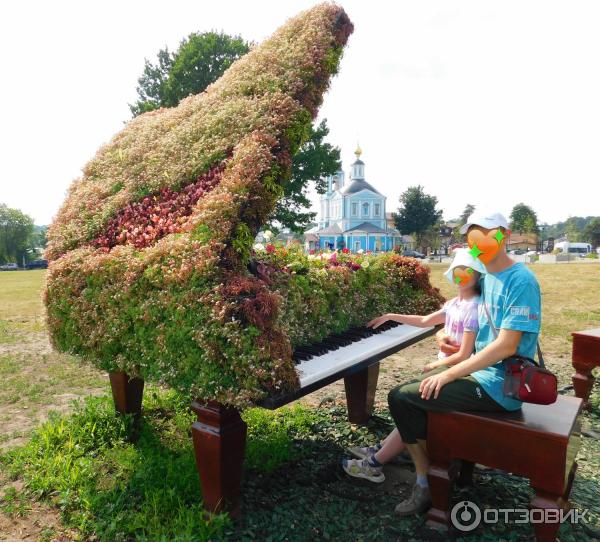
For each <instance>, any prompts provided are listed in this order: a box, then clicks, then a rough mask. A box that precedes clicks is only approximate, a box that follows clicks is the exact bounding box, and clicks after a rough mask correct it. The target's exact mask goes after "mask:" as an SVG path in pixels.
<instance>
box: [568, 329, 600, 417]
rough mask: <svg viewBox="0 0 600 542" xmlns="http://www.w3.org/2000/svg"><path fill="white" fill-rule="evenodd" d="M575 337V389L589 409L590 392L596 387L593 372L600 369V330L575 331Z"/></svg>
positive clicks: (585, 406) (573, 334)
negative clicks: (596, 368) (597, 368)
mask: <svg viewBox="0 0 600 542" xmlns="http://www.w3.org/2000/svg"><path fill="white" fill-rule="evenodd" d="M571 335H572V336H573V358H572V360H573V367H574V368H575V374H574V375H573V387H574V388H575V395H576V396H577V397H581V398H582V399H583V402H584V403H583V406H584V408H587V409H589V408H590V404H589V403H588V400H589V398H590V392H591V391H592V387H593V386H594V377H593V375H592V371H593V370H594V368H595V367H600V329H588V330H587V331H574V332H573V333H571Z"/></svg>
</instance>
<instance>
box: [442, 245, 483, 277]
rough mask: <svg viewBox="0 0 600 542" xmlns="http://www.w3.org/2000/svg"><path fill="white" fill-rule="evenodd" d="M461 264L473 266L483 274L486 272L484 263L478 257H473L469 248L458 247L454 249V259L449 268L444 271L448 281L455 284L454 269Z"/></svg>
mask: <svg viewBox="0 0 600 542" xmlns="http://www.w3.org/2000/svg"><path fill="white" fill-rule="evenodd" d="M459 266H463V267H471V268H472V269H474V270H475V271H479V272H480V273H482V274H483V273H485V267H484V265H483V264H482V263H481V262H480V261H479V260H478V259H477V258H473V255H472V254H471V251H470V250H469V249H468V248H458V249H456V250H455V251H454V259H453V260H452V263H451V264H450V267H449V268H448V270H447V271H446V272H445V273H444V276H445V277H446V278H447V279H448V281H449V282H451V283H453V284H454V282H453V280H452V270H453V269H454V268H455V267H459Z"/></svg>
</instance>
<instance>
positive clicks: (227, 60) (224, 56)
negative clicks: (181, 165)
mask: <svg viewBox="0 0 600 542" xmlns="http://www.w3.org/2000/svg"><path fill="white" fill-rule="evenodd" d="M249 49H250V44H248V43H246V42H245V41H244V40H243V39H242V38H241V37H240V36H234V37H232V36H228V35H227V34H223V33H221V34H217V33H215V32H205V33H202V34H196V33H194V34H190V35H189V36H188V37H187V38H186V39H184V40H183V41H182V42H181V44H180V45H179V48H178V49H177V51H176V52H175V53H171V52H169V50H168V49H167V48H165V49H161V50H160V51H159V52H158V57H157V58H158V60H157V63H156V64H153V63H151V62H149V61H148V60H146V61H145V66H144V72H143V74H142V75H141V77H140V78H139V79H138V87H137V92H138V96H139V99H138V101H137V102H136V103H135V104H130V105H129V108H130V109H131V112H132V114H133V116H134V117H135V116H137V115H139V114H141V113H145V112H147V111H152V110H154V109H158V108H159V107H174V106H176V105H177V104H178V103H179V101H180V100H181V99H182V98H185V97H186V96H189V95H190V94H198V93H200V92H202V91H204V90H205V89H206V87H207V86H208V85H210V84H211V83H213V82H214V81H216V80H217V79H218V78H219V77H221V75H223V73H224V72H225V70H226V69H227V68H228V67H229V66H230V65H231V64H232V63H233V62H234V61H235V60H237V59H238V58H240V57H241V56H243V55H244V54H245V53H246V52H248V51H249ZM328 134H329V129H328V128H327V120H326V119H323V120H322V121H321V123H320V124H319V125H318V126H313V127H312V128H311V131H310V133H308V134H306V135H307V141H306V142H305V143H304V144H303V145H302V146H301V147H300V149H298V152H297V153H296V154H295V155H294V156H293V158H292V173H291V178H290V179H289V180H287V181H285V182H284V184H283V198H282V199H281V200H280V201H279V202H278V203H277V207H276V209H275V211H274V213H273V215H272V216H271V218H270V219H269V224H268V227H269V228H270V229H272V230H276V231H277V230H279V229H280V228H286V227H287V228H289V229H290V230H292V231H294V232H296V233H301V232H303V231H304V230H305V229H306V228H307V226H308V224H309V223H310V222H311V221H312V220H314V218H315V216H316V213H313V212H308V211H307V209H308V208H309V207H310V200H309V199H308V197H307V192H308V185H309V183H310V182H314V183H315V187H316V189H317V192H318V193H321V194H322V193H324V192H325V179H326V177H327V176H328V175H333V174H334V173H335V172H336V171H338V170H339V169H340V167H341V162H340V149H339V148H337V147H333V146H331V145H330V144H329V143H325V142H324V138H325V137H326V136H327V135H328Z"/></svg>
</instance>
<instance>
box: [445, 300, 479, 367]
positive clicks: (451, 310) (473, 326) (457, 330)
mask: <svg viewBox="0 0 600 542" xmlns="http://www.w3.org/2000/svg"><path fill="white" fill-rule="evenodd" d="M479 302H480V298H479V296H477V297H472V298H471V299H459V298H458V297H454V298H452V299H450V300H449V301H446V303H444V306H443V307H442V310H443V311H444V312H445V313H446V324H445V327H444V331H445V332H446V335H449V336H450V337H451V338H452V340H453V341H454V342H455V343H457V344H461V343H462V338H463V333H464V332H465V331H473V332H475V333H477V331H478V330H479V322H478V319H477V310H478V308H479ZM445 357H447V355H446V354H444V353H443V352H442V351H440V352H439V353H438V358H439V359H443V358H445Z"/></svg>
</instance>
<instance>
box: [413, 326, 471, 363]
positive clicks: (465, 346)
mask: <svg viewBox="0 0 600 542" xmlns="http://www.w3.org/2000/svg"><path fill="white" fill-rule="evenodd" d="M476 335H477V332H475V331H465V332H464V333H463V337H462V342H461V343H460V347H459V350H458V352H456V353H455V354H452V355H451V356H448V357H446V358H443V359H439V360H437V361H433V362H431V363H428V364H427V365H425V368H424V370H425V371H430V370H431V369H435V368H436V367H444V366H448V367H452V366H453V365H457V364H458V363H460V362H461V361H464V360H466V359H468V358H470V357H471V354H472V353H473V348H474V346H475V336H476Z"/></svg>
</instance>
